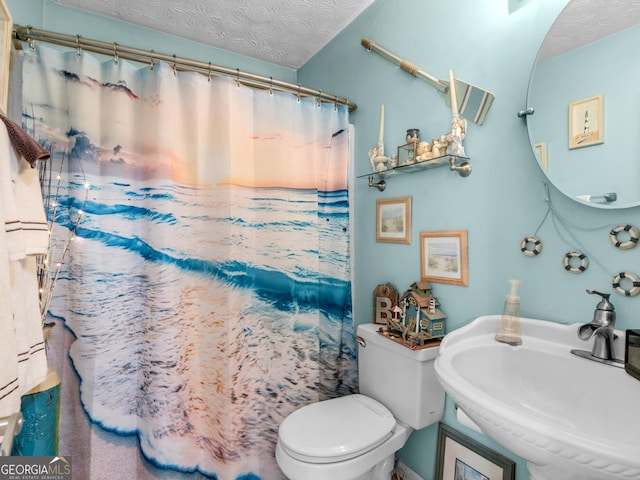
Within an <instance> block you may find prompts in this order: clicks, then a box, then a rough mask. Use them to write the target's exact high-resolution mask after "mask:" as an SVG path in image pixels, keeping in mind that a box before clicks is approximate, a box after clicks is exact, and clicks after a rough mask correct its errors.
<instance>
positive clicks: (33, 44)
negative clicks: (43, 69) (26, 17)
mask: <svg viewBox="0 0 640 480" xmlns="http://www.w3.org/2000/svg"><path fill="white" fill-rule="evenodd" d="M27 43H28V44H29V50H31V51H32V52H35V51H36V41H35V40H34V39H33V38H31V25H27Z"/></svg>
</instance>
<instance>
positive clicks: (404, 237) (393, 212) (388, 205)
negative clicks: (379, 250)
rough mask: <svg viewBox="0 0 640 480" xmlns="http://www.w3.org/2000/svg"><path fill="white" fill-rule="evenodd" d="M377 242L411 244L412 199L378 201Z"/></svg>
mask: <svg viewBox="0 0 640 480" xmlns="http://www.w3.org/2000/svg"><path fill="white" fill-rule="evenodd" d="M376 242H388V243H411V197H401V198H387V199H382V200H376Z"/></svg>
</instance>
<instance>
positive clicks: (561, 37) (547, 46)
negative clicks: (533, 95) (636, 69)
mask: <svg viewBox="0 0 640 480" xmlns="http://www.w3.org/2000/svg"><path fill="white" fill-rule="evenodd" d="M638 23H640V0H571V1H570V2H569V3H568V4H567V6H566V7H565V8H564V10H563V11H562V12H561V13H560V15H558V18H557V20H556V21H555V23H554V24H553V25H552V26H551V29H550V30H549V33H548V34H547V36H546V38H545V40H544V43H543V44H542V47H541V49H540V52H539V53H538V58H537V61H543V60H546V59H547V58H551V57H553V56H555V55H559V54H561V53H564V52H567V51H569V50H573V49H574V48H577V47H579V46H581V45H585V44H587V43H589V42H592V41H594V40H597V39H599V38H602V37H605V36H607V35H611V34H612V33H615V32H618V31H620V30H623V29H625V28H627V27H631V26H633V25H637V24H638ZM632 48H633V47H631V46H629V49H630V52H631V51H632Z"/></svg>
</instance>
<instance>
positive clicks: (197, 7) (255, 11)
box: [55, 0, 374, 69]
mask: <svg viewBox="0 0 640 480" xmlns="http://www.w3.org/2000/svg"><path fill="white" fill-rule="evenodd" d="M55 1H56V2H57V3H59V4H61V5H67V6H70V7H75V8H79V9H82V10H87V11H90V12H94V13H98V14H101V15H105V16H107V17H113V18H116V19H118V20H123V21H126V22H130V23H133V24H136V25H140V26H144V27H147V28H152V29H154V30H160V31H162V32H166V33H170V34H173V35H176V36H178V37H182V38H187V39H190V40H195V41H196V42H200V43H203V44H206V45H211V46H214V47H217V48H222V49H224V50H228V51H231V52H234V53H239V54H242V55H246V56H249V57H252V58H256V59H259V60H264V61H267V62H270V63H274V64H277V65H282V66H284V67H288V68H293V69H298V68H299V67H301V66H302V65H304V64H305V62H306V61H307V60H309V59H310V58H311V57H312V56H313V55H315V54H316V53H317V52H318V51H319V50H320V49H321V48H322V47H324V46H325V45H326V44H327V43H328V42H329V41H330V40H331V39H332V38H333V37H335V36H336V35H337V34H338V33H339V32H340V31H341V30H342V29H343V28H344V27H346V26H347V25H348V24H349V23H350V22H351V21H352V20H353V19H354V18H355V17H357V16H358V15H359V14H360V13H361V12H362V11H363V10H364V9H365V8H367V7H368V6H369V5H370V4H371V3H373V1H374V0H178V1H176V0H55Z"/></svg>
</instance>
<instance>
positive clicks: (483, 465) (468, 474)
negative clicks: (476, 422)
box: [436, 423, 516, 480]
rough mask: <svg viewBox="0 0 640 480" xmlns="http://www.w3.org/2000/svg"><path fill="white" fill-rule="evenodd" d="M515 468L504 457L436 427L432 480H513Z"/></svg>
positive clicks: (456, 434) (445, 426) (449, 429)
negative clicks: (436, 454) (435, 448)
mask: <svg viewBox="0 0 640 480" xmlns="http://www.w3.org/2000/svg"><path fill="white" fill-rule="evenodd" d="M515 467H516V466H515V463H514V462H513V461H512V460H509V459H508V458H507V457H505V456H504V455H500V454H499V453H497V452H495V451H493V450H491V449H490V448H488V447H486V446H484V445H482V444H481V443H478V442H476V441H475V440H473V439H471V438H469V437H467V436H466V435H463V434H461V433H460V432H458V431H456V430H454V429H453V428H451V427H449V426H448V425H445V424H443V423H441V424H439V426H438V456H437V462H436V480H514V479H515V478H516V468H515Z"/></svg>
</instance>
